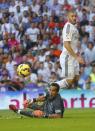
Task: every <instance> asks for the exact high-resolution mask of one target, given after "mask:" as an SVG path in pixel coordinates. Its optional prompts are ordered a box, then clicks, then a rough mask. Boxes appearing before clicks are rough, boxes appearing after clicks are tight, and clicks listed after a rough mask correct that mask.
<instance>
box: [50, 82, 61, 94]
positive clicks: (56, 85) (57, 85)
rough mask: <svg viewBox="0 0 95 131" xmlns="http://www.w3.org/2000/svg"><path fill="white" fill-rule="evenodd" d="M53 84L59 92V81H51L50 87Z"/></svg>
mask: <svg viewBox="0 0 95 131" xmlns="http://www.w3.org/2000/svg"><path fill="white" fill-rule="evenodd" d="M51 86H54V87H56V90H57V92H59V89H60V86H59V84H57V83H51V84H50V87H51Z"/></svg>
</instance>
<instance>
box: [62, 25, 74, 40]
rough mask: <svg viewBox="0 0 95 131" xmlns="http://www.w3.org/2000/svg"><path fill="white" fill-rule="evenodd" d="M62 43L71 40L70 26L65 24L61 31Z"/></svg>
mask: <svg viewBox="0 0 95 131" xmlns="http://www.w3.org/2000/svg"><path fill="white" fill-rule="evenodd" d="M62 35H63V41H71V40H72V29H71V25H70V24H66V25H65V26H64V29H63V34H62Z"/></svg>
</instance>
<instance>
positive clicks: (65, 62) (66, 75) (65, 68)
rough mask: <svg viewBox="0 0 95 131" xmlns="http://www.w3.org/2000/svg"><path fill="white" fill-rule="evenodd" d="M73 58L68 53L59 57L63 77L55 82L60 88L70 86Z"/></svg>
mask: <svg viewBox="0 0 95 131" xmlns="http://www.w3.org/2000/svg"><path fill="white" fill-rule="evenodd" d="M74 61H75V60H74V59H73V57H71V56H69V55H64V57H62V58H60V65H61V68H62V76H63V79H62V80H60V81H57V82H56V83H57V84H59V85H60V88H71V87H72V84H73V82H74V77H75V69H74V68H75V66H74Z"/></svg>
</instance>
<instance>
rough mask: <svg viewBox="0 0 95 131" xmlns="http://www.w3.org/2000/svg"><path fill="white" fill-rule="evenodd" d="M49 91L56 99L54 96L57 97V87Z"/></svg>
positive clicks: (52, 87)
mask: <svg viewBox="0 0 95 131" xmlns="http://www.w3.org/2000/svg"><path fill="white" fill-rule="evenodd" d="M49 91H50V95H51V96H52V97H54V96H56V95H57V90H56V87H55V86H51V87H50V90H49Z"/></svg>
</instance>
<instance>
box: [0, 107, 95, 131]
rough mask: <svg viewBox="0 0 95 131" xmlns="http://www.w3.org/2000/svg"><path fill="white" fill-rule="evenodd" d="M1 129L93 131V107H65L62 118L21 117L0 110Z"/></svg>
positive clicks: (94, 114) (2, 130) (94, 113)
mask: <svg viewBox="0 0 95 131" xmlns="http://www.w3.org/2000/svg"><path fill="white" fill-rule="evenodd" d="M0 130H1V131H38V130H39V131H95V108H94V109H66V110H65V114H64V118H63V119H42V118H39V119H38V118H29V117H21V116H20V115H17V114H15V113H14V112H12V111H8V110H5V111H4V110H3V111H2V110H0Z"/></svg>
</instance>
